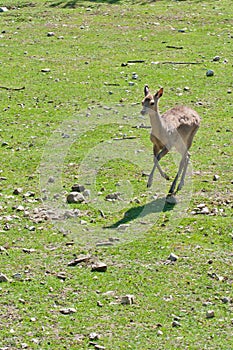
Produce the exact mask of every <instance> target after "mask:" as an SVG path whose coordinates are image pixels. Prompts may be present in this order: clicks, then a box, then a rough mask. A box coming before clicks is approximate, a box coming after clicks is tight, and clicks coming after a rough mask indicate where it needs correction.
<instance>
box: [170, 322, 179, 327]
mask: <svg viewBox="0 0 233 350" xmlns="http://www.w3.org/2000/svg"><path fill="white" fill-rule="evenodd" d="M180 326H181V324H180V322H178V321H173V322H172V327H180Z"/></svg>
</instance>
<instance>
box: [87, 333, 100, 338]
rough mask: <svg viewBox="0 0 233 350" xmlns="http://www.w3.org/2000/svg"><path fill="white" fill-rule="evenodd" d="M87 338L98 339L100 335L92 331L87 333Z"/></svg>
mask: <svg viewBox="0 0 233 350" xmlns="http://www.w3.org/2000/svg"><path fill="white" fill-rule="evenodd" d="M89 339H90V340H98V339H100V335H99V334H98V333H95V332H93V333H91V334H90V335H89Z"/></svg>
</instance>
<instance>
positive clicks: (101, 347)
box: [95, 344, 105, 350]
mask: <svg viewBox="0 0 233 350" xmlns="http://www.w3.org/2000/svg"><path fill="white" fill-rule="evenodd" d="M95 350H105V347H104V346H102V345H98V344H95Z"/></svg>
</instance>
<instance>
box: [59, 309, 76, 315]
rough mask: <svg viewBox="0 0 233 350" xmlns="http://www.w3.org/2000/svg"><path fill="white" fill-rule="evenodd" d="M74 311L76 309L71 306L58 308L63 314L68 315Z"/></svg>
mask: <svg viewBox="0 0 233 350" xmlns="http://www.w3.org/2000/svg"><path fill="white" fill-rule="evenodd" d="M75 312H77V310H76V309H75V308H73V307H69V308H67V309H60V313H61V314H63V315H70V314H74V313H75Z"/></svg>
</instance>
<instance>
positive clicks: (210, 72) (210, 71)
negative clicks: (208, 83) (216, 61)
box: [206, 69, 214, 77]
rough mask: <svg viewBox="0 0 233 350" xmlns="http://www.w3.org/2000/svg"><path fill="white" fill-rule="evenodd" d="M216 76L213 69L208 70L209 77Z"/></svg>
mask: <svg viewBox="0 0 233 350" xmlns="http://www.w3.org/2000/svg"><path fill="white" fill-rule="evenodd" d="M213 75H214V71H213V70H212V69H208V70H207V72H206V76H207V77H212V76H213Z"/></svg>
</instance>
